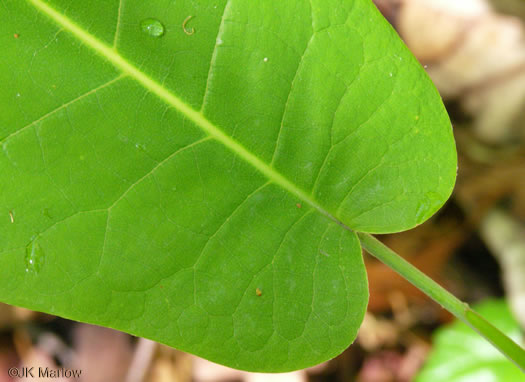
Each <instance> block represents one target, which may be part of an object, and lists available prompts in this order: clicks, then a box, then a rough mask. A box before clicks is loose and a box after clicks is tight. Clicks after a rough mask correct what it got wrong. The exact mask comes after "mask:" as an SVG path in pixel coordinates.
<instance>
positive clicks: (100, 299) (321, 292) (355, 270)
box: [0, 0, 456, 371]
mask: <svg viewBox="0 0 525 382" xmlns="http://www.w3.org/2000/svg"><path fill="white" fill-rule="evenodd" d="M188 16H193V17H192V18H191V19H189V22H188V27H190V26H191V28H194V31H195V33H194V34H188V33H187V31H186V32H185V31H184V30H183V24H184V21H185V20H187V18H188ZM0 18H1V25H2V26H1V27H0V28H1V30H2V32H3V33H2V34H1V36H0V43H1V44H2V46H4V47H6V51H7V52H9V54H8V57H7V58H6V57H4V58H2V59H1V60H0V81H1V82H2V84H5V85H6V86H4V89H6V90H4V91H3V92H2V93H1V94H0V103H1V104H3V105H7V109H6V110H7V111H6V112H2V113H1V114H0V142H1V144H2V152H1V153H0V171H1V172H2V174H3V175H4V176H3V179H4V182H3V185H2V189H1V190H0V208H1V209H2V210H1V211H0V213H2V215H1V216H4V218H1V219H0V232H2V238H3V240H1V242H0V245H1V246H2V247H0V263H1V264H0V269H2V272H3V274H2V275H1V277H0V280H1V281H0V299H1V300H2V301H5V302H7V303H10V304H15V305H20V306H24V307H28V308H31V309H35V310H41V311H45V312H49V313H53V314H57V315H61V316H64V317H67V318H72V319H76V320H80V321H85V322H90V323H95V324H99V325H104V326H109V327H114V328H117V329H119V330H123V331H127V332H130V333H133V334H136V335H140V336H144V337H148V338H151V339H154V340H157V341H159V342H163V343H166V344H169V345H171V346H174V347H177V348H179V349H181V350H185V351H188V352H191V353H195V354H198V355H200V356H203V357H205V358H208V359H211V360H213V361H215V362H219V363H223V364H226V365H228V366H232V367H236V368H241V369H247V370H254V371H287V370H293V369H299V368H304V367H307V366H310V365H314V364H317V363H319V362H322V361H324V360H327V359H329V358H332V357H334V356H335V355H337V354H339V353H340V352H341V351H342V350H344V349H345V348H346V347H347V346H348V345H349V344H350V343H351V342H352V341H353V339H354V338H355V335H356V333H357V330H358V328H359V326H360V324H361V321H362V318H363V314H364V311H365V309H366V304H367V299H368V291H367V281H366V274H365V269H364V265H363V260H362V256H361V253H360V251H361V250H360V246H359V242H358V239H357V237H356V235H355V234H354V233H353V232H352V231H351V230H348V229H344V228H343V227H342V225H344V226H347V227H350V228H351V229H353V230H358V231H364V232H372V233H386V232H396V231H401V230H404V229H408V228H411V227H413V226H415V225H417V224H419V223H421V222H423V221H424V220H426V219H427V218H428V217H429V216H430V215H432V214H433V213H434V212H435V211H436V210H437V208H439V207H440V206H441V205H442V203H443V202H444V201H445V200H446V199H447V198H448V196H449V195H450V192H451V189H452V187H453V183H454V178H455V172H456V159H455V149H454V144H453V138H452V132H451V129H450V124H449V122H448V119H447V117H446V114H445V113H444V109H443V106H442V104H441V101H440V99H439V96H438V95H437V93H436V91H435V90H434V88H433V86H432V84H431V83H430V80H429V79H428V78H427V77H426V75H425V74H424V72H423V71H422V70H421V68H420V67H418V64H417V63H416V61H415V60H414V58H413V57H412V56H411V55H410V53H409V52H408V51H407V50H406V48H405V47H404V46H403V45H402V43H401V42H400V40H399V39H398V37H397V36H396V35H395V33H394V32H393V31H392V30H391V28H390V27H389V26H388V25H387V23H386V21H384V20H383V19H382V18H381V16H380V15H379V13H378V12H377V10H376V9H375V8H374V6H373V5H372V3H371V2H369V1H365V0H356V1H318V0H311V1H298V2H292V3H289V2H277V1H262V0H260V1H250V2H246V1H241V0H229V1H227V2H226V1H215V2H204V4H200V5H196V4H195V3H193V2H190V1H184V0H181V1H175V2H173V1H162V0H157V1H150V2H143V1H138V0H122V1H118V0H114V1H99V2H96V1H92V2H89V3H87V4H86V3H85V2H77V1H73V0H54V1H43V0H26V1H20V0H5V1H3V2H2V3H1V4H0ZM147 19H156V20H159V21H160V22H161V23H162V25H163V26H164V27H165V31H164V34H163V35H162V37H157V38H156V37H152V36H151V35H148V34H147V33H145V32H144V30H143V28H142V27H141V23H142V22H143V21H144V20H147ZM189 23H191V25H190V24H189ZM15 35H16V36H17V37H16V38H15V37H14V36H15ZM11 216H12V218H11ZM35 243H36V244H35ZM27 248H38V253H37V254H40V255H39V256H41V257H42V259H39V260H41V261H40V262H39V263H38V264H39V268H40V269H38V270H37V269H36V268H35V269H33V268H31V267H28V264H27V251H28V249H27ZM34 253H35V252H34V250H33V256H35V255H34Z"/></svg>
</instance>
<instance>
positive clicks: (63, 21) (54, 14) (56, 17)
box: [28, 0, 342, 225]
mask: <svg viewBox="0 0 525 382" xmlns="http://www.w3.org/2000/svg"><path fill="white" fill-rule="evenodd" d="M28 1H29V2H30V3H32V4H33V5H34V6H35V7H36V8H37V9H38V10H40V11H41V12H42V13H44V14H45V15H46V16H48V17H49V18H50V19H51V20H53V21H54V22H55V23H57V24H58V25H59V26H61V27H62V28H64V29H65V30H66V31H68V32H69V33H71V34H72V35H74V36H75V37H76V38H78V39H79V40H80V41H81V42H82V43H84V44H85V45H87V46H89V47H90V48H91V49H93V50H94V51H95V52H96V53H97V54H98V55H100V56H102V57H103V58H104V59H106V60H108V61H109V62H110V63H111V64H113V65H114V66H115V67H116V68H117V69H119V70H121V71H122V72H123V73H125V74H127V75H129V76H130V77H131V78H133V79H134V80H135V81H137V82H138V83H140V84H141V85H142V86H143V87H144V88H145V89H147V90H149V91H150V92H152V93H153V94H155V95H156V96H157V97H159V98H160V99H162V100H163V101H164V102H166V103H167V104H168V105H170V106H172V107H173V108H175V109H176V110H178V111H179V112H180V113H182V114H184V116H185V117H186V118H188V119H189V120H191V121H192V122H193V123H195V124H196V125H197V126H198V127H199V128H201V129H202V130H203V131H204V132H205V133H207V134H208V135H209V136H211V137H212V138H214V139H215V140H216V141H218V142H220V143H221V144H223V145H224V146H225V147H227V148H228V149H230V150H231V151H232V152H233V153H235V154H236V155H238V156H239V157H241V158H242V159H243V160H245V161H246V162H247V163H249V164H250V165H252V166H253V167H255V168H256V169H257V170H258V171H259V172H261V173H262V174H263V175H264V176H266V177H267V178H268V179H269V180H270V181H272V182H273V183H275V184H278V185H279V186H281V187H282V188H284V189H285V190H287V191H288V192H290V193H292V194H294V195H296V196H297V197H298V198H299V199H301V200H302V201H304V202H306V203H308V204H310V205H311V206H312V207H314V208H315V209H317V210H318V211H319V212H321V213H322V214H323V215H325V216H328V217H329V218H330V219H332V220H334V221H336V222H337V223H338V224H340V225H342V223H341V222H340V221H338V219H336V218H335V217H334V216H333V215H332V214H330V213H329V212H328V211H326V210H325V209H324V208H322V207H321V206H320V205H319V203H317V202H316V201H315V200H314V199H313V198H312V197H311V196H310V195H309V194H308V193H306V192H305V191H303V190H302V189H300V188H299V187H297V186H296V185H295V184H293V183H292V182H291V181H289V180H288V179H287V178H286V177H284V176H283V175H282V174H280V173H279V172H277V171H275V169H273V168H272V167H270V166H269V165H268V164H266V163H265V162H263V161H262V160H260V159H259V158H258V157H257V156H255V155H254V154H253V153H251V152H250V151H249V150H247V149H246V148H245V147H244V146H243V145H241V144H240V143H239V142H237V141H235V140H234V139H232V138H231V137H229V136H227V135H226V134H225V133H224V132H223V131H222V130H221V129H219V128H218V127H217V126H215V125H214V124H213V123H211V122H210V121H209V120H208V119H207V118H206V117H205V116H204V115H203V114H202V113H200V112H198V111H196V110H194V109H193V108H192V107H191V106H189V105H188V104H186V103H185V102H184V101H182V100H181V99H180V98H179V97H177V96H176V95H174V94H173V93H171V92H170V91H169V90H167V89H166V88H164V87H163V86H162V85H161V84H160V83H158V82H157V81H155V80H153V79H152V78H151V77H149V76H148V75H147V74H145V73H143V72H142V71H140V70H139V69H138V68H137V67H135V66H134V65H132V64H131V63H129V62H128V61H126V59H124V58H123V57H122V56H121V55H120V54H118V52H117V51H116V50H115V49H113V48H111V47H109V46H108V45H106V44H105V43H103V42H102V41H100V40H99V39H97V38H96V37H93V36H92V35H91V34H89V33H88V32H86V31H85V30H84V29H82V28H81V27H80V26H78V25H77V24H76V23H75V22H74V21H72V20H71V19H69V18H68V17H66V16H64V15H62V14H60V13H59V12H58V11H57V10H56V9H54V8H53V7H51V6H50V5H49V4H47V3H46V2H44V1H42V0H28Z"/></svg>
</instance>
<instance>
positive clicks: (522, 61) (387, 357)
mask: <svg viewBox="0 0 525 382" xmlns="http://www.w3.org/2000/svg"><path fill="white" fill-rule="evenodd" d="M375 3H376V5H377V6H378V8H379V9H380V11H381V12H382V13H383V14H384V16H385V17H386V18H387V19H388V20H389V22H390V23H391V24H392V25H393V27H394V28H395V29H396V30H397V31H398V33H399V34H400V36H401V37H402V38H403V40H404V41H405V42H406V44H407V45H408V47H409V48H410V49H411V50H412V52H413V53H414V54H415V55H416V57H417V58H418V59H419V61H420V62H421V65H422V66H423V67H424V68H425V70H427V72H428V74H429V75H430V76H431V78H432V79H433V80H434V82H435V84H436V86H437V88H438V89H439V91H440V93H441V94H442V96H443V98H444V100H445V104H446V106H447V108H448V111H449V114H450V116H451V118H452V122H453V125H454V134H455V137H456V140H457V146H458V153H459V173H458V181H457V186H456V189H455V191H454V194H453V196H452V198H451V199H450V200H449V202H448V203H447V204H446V205H445V207H444V208H442V209H441V211H440V212H439V213H438V214H437V215H436V216H434V217H433V218H432V219H431V220H430V221H428V222H427V223H425V224H423V225H422V226H420V227H418V228H416V229H414V230H411V231H409V232H405V233H401V234H395V235H384V236H382V237H381V239H382V240H383V241H384V242H385V243H386V244H387V245H388V246H390V247H391V248H393V249H394V250H395V251H397V252H398V253H400V254H402V255H403V256H405V257H406V258H407V259H408V260H409V261H410V262H411V263H413V264H414V265H416V266H417V267H418V268H419V269H420V270H422V271H423V272H424V273H426V274H427V275H429V276H430V277H432V278H433V279H435V280H436V281H438V282H439V283H441V284H442V285H444V286H445V287H446V288H447V289H448V290H450V291H451V292H452V293H454V294H455V295H456V296H458V297H459V298H461V299H462V300H464V301H467V302H469V303H471V304H475V303H477V302H481V301H486V300H489V299H490V300H492V301H494V300H496V303H495V305H493V306H492V307H491V308H490V309H489V310H488V311H487V312H488V313H487V314H489V315H492V316H493V317H488V318H489V319H492V320H493V321H498V320H503V321H505V320H506V321H505V322H503V321H502V322H503V323H502V324H501V325H503V326H505V325H507V326H506V328H505V330H507V329H508V331H513V333H514V335H515V336H517V337H518V338H517V339H518V340H519V339H520V338H519V337H521V334H520V333H522V332H521V330H520V327H521V328H522V329H523V328H525V0H376V1H375ZM366 262H367V268H368V277H369V284H370V306H369V311H368V313H367V316H366V317H365V321H364V324H363V326H362V327H361V330H360V332H359V336H358V339H357V341H356V343H355V344H354V345H353V346H351V347H350V348H349V349H348V350H347V351H345V352H344V353H343V354H342V355H340V356H339V357H338V358H336V359H334V360H332V361H330V362H327V363H325V364H322V365H319V366H317V367H315V368H312V369H309V370H304V371H298V372H295V373H289V374H280V375H264V374H252V373H244V372H239V371H235V370H231V369H228V368H225V367H222V366H218V365H215V364H212V363H210V362H207V361H204V360H202V359H199V358H197V357H194V356H191V355H188V354H184V353H182V352H178V351H176V350H174V349H171V348H168V347H165V346H162V345H159V344H156V343H154V342H151V341H148V340H144V339H137V338H133V337H131V336H129V335H127V334H124V333H120V332H117V331H113V330H110V329H105V328H99V327H95V326H91V325H86V324H80V323H76V322H72V321H68V320H64V319H60V318H57V317H53V316H49V315H45V314H41V313H35V312H31V311H27V310H24V309H20V308H15V307H11V306H7V305H1V304H0V382H7V381H14V380H15V379H11V378H10V377H9V376H8V372H7V370H8V369H9V368H10V367H12V366H28V365H30V366H34V367H38V366H43V367H45V366H49V367H52V368H57V367H65V368H69V369H75V368H76V369H81V370H82V376H81V378H80V380H82V381H89V382H99V381H100V382H106V381H111V382H119V381H123V382H124V381H125V382H139V381H148V382H167V381H177V382H179V381H180V382H189V381H195V382H204V381H209V382H212V381H247V382H248V381H270V382H272V381H275V382H277V381H287V382H288V381H290V382H295V381H297V382H306V381H316V382H321V381H367V382H391V381H413V380H417V381H432V382H436V381H438V380H443V381H453V380H456V379H454V376H457V375H458V373H463V374H462V375H463V377H465V375H466V376H467V377H468V375H469V374H468V372H469V371H468V370H465V366H464V365H463V366H462V367H463V369H461V368H460V369H457V370H449V371H447V370H445V371H443V367H444V366H443V365H444V364H446V362H445V363H443V362H438V364H440V365H441V369H442V370H441V371H440V373H441V374H440V375H441V376H442V377H441V378H442V379H436V377H431V375H432V368H433V365H434V364H435V362H434V361H433V359H434V358H436V359H437V357H439V354H440V352H443V351H444V352H445V353H447V354H448V353H449V352H448V351H447V350H446V346H447V339H446V338H447V337H446V336H447V333H446V331H447V329H442V328H443V326H444V325H446V324H447V323H449V322H451V321H452V317H451V316H450V314H448V313H447V312H445V311H443V310H442V309H441V308H440V307H439V306H438V305H437V304H435V303H433V302H432V301H430V300H429V299H428V298H427V297H425V296H424V295H422V294H421V293H420V292H419V291H418V290H417V289H415V288H414V287H412V286H411V285H410V284H409V283H407V282H406V281H404V280H403V279H402V278H400V277H398V276H397V275H395V274H394V273H393V272H392V271H390V270H389V269H388V268H386V267H385V266H383V265H382V264H380V263H378V262H376V261H375V260H374V259H372V258H371V257H369V256H367V257H366ZM507 307H508V308H509V309H510V311H509V309H507ZM507 316H508V317H507ZM507 318H508V319H507ZM516 333H518V334H516ZM443 338H445V339H443ZM465 338H466V337H465ZM463 340H465V339H464V338H463V337H460V335H458V334H457V333H456V334H455V338H454V339H453V340H451V341H448V342H449V345H450V343H452V344H454V343H456V344H457V343H458V342H459V341H463ZM465 341H467V342H468V341H470V339H469V340H465ZM472 341H474V342H472V343H470V342H469V343H470V344H471V345H472V344H475V343H476V342H475V341H478V339H474V340H472ZM478 346H479V349H481V348H483V347H484V345H483V343H481V345H479V344H478V345H472V346H471V350H476V349H472V348H473V347H476V348H478ZM443 347H445V350H443ZM456 350H457V349H456ZM452 353H453V351H452ZM467 353H468V351H467ZM478 353H479V354H478V355H481V356H480V359H479V360H476V359H474V361H475V362H474V364H473V366H471V369H473V370H474V371H473V372H474V373H478V374H472V375H473V377H472V378H471V379H468V378H464V379H461V380H462V381H467V380H469V381H470V380H472V381H476V382H477V381H482V380H483V381H503V382H505V381H509V382H515V381H518V380H524V381H525V378H523V379H515V378H516V377H515V375H516V374H512V373H513V372H512V370H511V371H510V372H509V371H508V370H510V369H505V367H507V366H509V365H506V362H505V360H503V359H501V358H498V357H499V356H498V355H497V354H493V353H490V349H489V350H488V353H487V352H485V353H483V354H482V352H481V351H479V352H478ZM491 354H492V355H491ZM457 356H458V357H460V356H461V355H457ZM463 356H464V354H463ZM467 356H468V357H469V361H472V354H467ZM491 357H492V358H491ZM474 358H475V357H474ZM494 359H496V360H497V362H492V361H493V360H494ZM489 361H491V362H489ZM489 363H490V364H491V365H495V366H494V367H496V369H494V368H493V369H491V367H492V366H490V367H489V366H487V365H488V364H489ZM498 365H499V366H498ZM501 365H503V366H501ZM505 365H506V366H505ZM456 366H457V365H456ZM456 366H451V367H456ZM497 367H499V369H497ZM510 367H511V368H514V366H512V365H510ZM478 369H482V370H483V372H484V373H485V374H483V375H485V376H487V375H489V377H490V376H491V375H492V377H493V378H492V379H490V378H489V379H481V378H480V377H479V376H480V375H481V374H479V370H478ZM505 370H507V374H505V373H506V371H505ZM516 370H517V369H516ZM447 372H448V373H449V374H447ZM514 372H515V370H514ZM454 373H456V374H454ZM487 373H488V374H487ZM491 373H493V374H491ZM508 373H510V374H508ZM436 375H437V374H436ZM513 375H514V376H513ZM518 375H521V376H522V374H518ZM443 376H446V377H443ZM518 378H520V377H518ZM16 380H24V379H23V378H22V379H20V378H17V379H16ZM28 380H31V381H35V380H38V378H30V379H28ZM54 380H57V381H68V379H67V378H55V379H54ZM71 380H77V381H78V380H79V379H71ZM457 380H459V379H457Z"/></svg>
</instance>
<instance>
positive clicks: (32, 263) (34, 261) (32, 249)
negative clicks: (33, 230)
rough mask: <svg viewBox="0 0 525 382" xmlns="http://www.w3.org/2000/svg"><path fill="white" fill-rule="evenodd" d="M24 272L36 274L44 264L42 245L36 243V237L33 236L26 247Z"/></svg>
mask: <svg viewBox="0 0 525 382" xmlns="http://www.w3.org/2000/svg"><path fill="white" fill-rule="evenodd" d="M25 260H26V272H28V273H33V274H37V273H38V272H40V269H42V266H43V265H44V261H45V257H44V251H43V250H42V247H41V246H40V244H39V243H38V237H35V236H33V238H32V239H31V242H30V243H29V244H28V245H27V247H26V258H25Z"/></svg>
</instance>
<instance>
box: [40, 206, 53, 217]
mask: <svg viewBox="0 0 525 382" xmlns="http://www.w3.org/2000/svg"><path fill="white" fill-rule="evenodd" d="M42 215H44V216H45V217H46V218H48V219H53V217H52V216H51V214H50V213H49V208H44V209H43V210H42Z"/></svg>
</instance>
